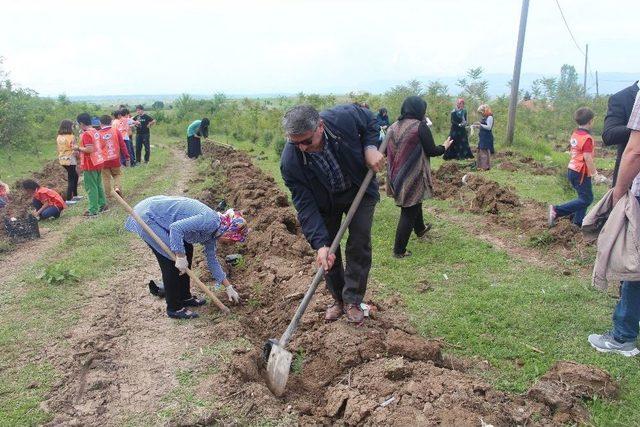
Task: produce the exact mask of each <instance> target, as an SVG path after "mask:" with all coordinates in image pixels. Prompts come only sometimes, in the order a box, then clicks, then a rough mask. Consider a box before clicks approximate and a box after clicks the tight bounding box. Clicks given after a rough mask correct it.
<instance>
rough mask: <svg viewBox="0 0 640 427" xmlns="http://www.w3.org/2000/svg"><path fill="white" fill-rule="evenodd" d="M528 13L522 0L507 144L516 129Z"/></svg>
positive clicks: (526, 2)
mask: <svg viewBox="0 0 640 427" xmlns="http://www.w3.org/2000/svg"><path fill="white" fill-rule="evenodd" d="M528 13H529V0H522V11H521V12H520V30H519V31H518V45H517V47H516V62H515V64H514V66H513V79H511V98H510V100H509V122H508V123H507V141H506V144H507V145H511V144H513V134H514V132H515V130H516V107H517V106H518V89H519V86H520V68H521V66H522V50H523V48H524V32H525V30H526V28H527V14H528Z"/></svg>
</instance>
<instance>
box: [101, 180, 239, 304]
mask: <svg viewBox="0 0 640 427" xmlns="http://www.w3.org/2000/svg"><path fill="white" fill-rule="evenodd" d="M111 196H113V198H114V199H116V201H117V202H118V203H120V204H121V205H122V207H123V208H124V210H126V211H127V212H128V213H129V215H131V217H133V219H135V220H136V222H137V223H138V224H139V225H140V227H142V228H143V229H144V231H145V232H146V233H147V234H148V235H149V236H151V238H152V239H153V240H155V242H156V243H157V244H158V246H160V247H161V248H162V250H163V251H164V252H165V253H166V254H167V255H168V256H169V258H170V259H171V260H173V261H175V259H176V256H175V254H174V253H173V251H172V250H171V249H169V247H168V246H167V245H166V244H165V243H164V242H163V241H162V240H160V238H159V237H158V235H157V234H156V233H154V232H153V230H152V229H151V228H150V227H149V226H148V225H147V224H146V223H145V222H144V221H143V220H142V218H140V215H138V214H137V213H136V212H135V211H134V210H133V209H131V206H129V204H128V203H127V202H126V201H125V200H124V199H123V198H122V197H120V195H119V194H118V193H117V192H116V191H115V190H111ZM187 274H188V275H189V277H191V278H192V279H193V281H194V282H195V283H196V285H198V287H199V288H200V289H201V290H202V292H204V293H205V294H207V296H208V297H209V298H211V301H213V303H214V304H215V305H216V307H218V308H219V309H220V311H222V312H223V313H224V314H229V313H231V310H229V309H228V308H227V306H226V305H224V304H223V303H222V302H221V301H220V300H219V299H218V298H217V297H216V296H215V294H214V293H213V292H211V290H210V289H209V288H207V286H206V285H205V284H204V283H202V282H201V281H200V279H199V278H198V276H196V274H195V273H194V272H193V271H191V269H189V268H187Z"/></svg>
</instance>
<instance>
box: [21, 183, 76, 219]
mask: <svg viewBox="0 0 640 427" xmlns="http://www.w3.org/2000/svg"><path fill="white" fill-rule="evenodd" d="M22 188H23V189H24V191H26V192H27V194H29V195H30V196H31V197H33V201H32V203H33V207H34V208H36V211H35V212H34V213H33V216H35V217H36V218H38V219H48V218H59V217H60V214H61V213H62V210H63V209H64V208H65V207H67V205H66V204H65V203H64V200H63V199H62V196H61V195H60V194H58V193H57V192H56V191H54V190H52V189H50V188H47V187H42V186H41V185H40V184H38V183H37V182H36V181H34V180H32V179H25V180H24V181H22Z"/></svg>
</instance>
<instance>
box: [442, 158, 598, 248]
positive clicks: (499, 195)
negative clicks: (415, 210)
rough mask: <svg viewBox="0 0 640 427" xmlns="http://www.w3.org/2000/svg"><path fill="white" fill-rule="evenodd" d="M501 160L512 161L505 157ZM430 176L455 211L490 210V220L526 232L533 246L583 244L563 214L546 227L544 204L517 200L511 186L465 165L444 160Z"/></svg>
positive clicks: (563, 246)
mask: <svg viewBox="0 0 640 427" xmlns="http://www.w3.org/2000/svg"><path fill="white" fill-rule="evenodd" d="M503 156H505V155H504V154H503ZM507 157H509V156H507ZM524 161H525V162H526V163H527V164H529V165H536V164H537V162H536V161H535V160H534V159H533V158H524ZM503 162H507V163H508V164H512V165H513V163H511V162H509V161H507V160H503ZM433 180H434V195H435V197H436V198H438V199H442V200H451V201H453V204H454V205H455V206H456V207H457V208H458V210H459V211H469V212H473V213H478V214H491V215H492V217H491V222H493V223H497V224H500V225H502V226H505V227H507V228H511V229H516V230H517V231H519V232H520V233H522V234H524V235H526V236H527V238H528V239H529V241H530V243H532V245H533V246H540V247H549V246H554V247H562V248H565V249H567V250H572V251H574V250H575V251H578V252H579V251H580V250H581V249H580V246H584V245H585V241H584V239H583V237H582V234H581V233H580V230H579V229H578V228H576V227H574V226H573V225H572V224H571V222H570V221H568V220H567V219H565V218H563V219H561V220H560V221H559V222H558V225H557V226H556V227H554V228H552V229H551V230H549V229H548V228H547V222H546V218H547V209H548V207H547V206H546V205H545V204H543V203H540V202H537V201H534V200H529V199H527V200H521V199H520V198H519V197H518V195H517V194H516V193H515V191H514V190H513V189H512V188H509V187H505V186H503V185H500V184H498V183H497V182H495V181H492V180H489V179H487V178H485V177H484V176H482V174H481V173H476V172H472V171H471V170H470V167H469V166H465V165H463V164H460V163H445V164H443V165H442V166H441V167H440V168H439V169H438V170H436V171H435V172H434V173H433Z"/></svg>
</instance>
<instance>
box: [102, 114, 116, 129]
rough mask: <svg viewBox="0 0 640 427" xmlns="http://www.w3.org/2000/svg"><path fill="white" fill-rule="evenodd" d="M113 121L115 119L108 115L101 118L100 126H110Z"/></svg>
mask: <svg viewBox="0 0 640 427" xmlns="http://www.w3.org/2000/svg"><path fill="white" fill-rule="evenodd" d="M112 120H113V118H112V117H111V116H110V115H108V114H105V115H102V116H100V124H102V125H105V126H109V125H110V124H111V121H112Z"/></svg>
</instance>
